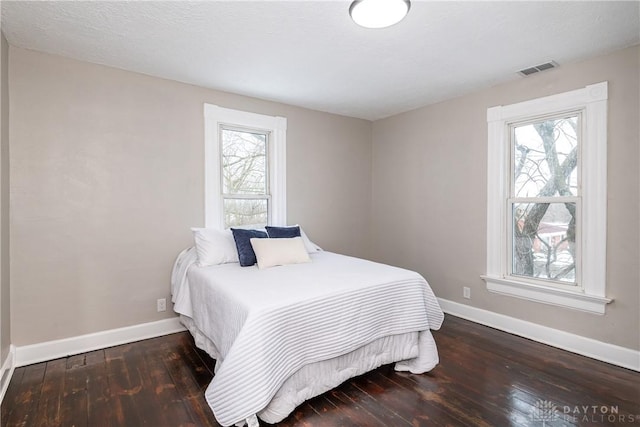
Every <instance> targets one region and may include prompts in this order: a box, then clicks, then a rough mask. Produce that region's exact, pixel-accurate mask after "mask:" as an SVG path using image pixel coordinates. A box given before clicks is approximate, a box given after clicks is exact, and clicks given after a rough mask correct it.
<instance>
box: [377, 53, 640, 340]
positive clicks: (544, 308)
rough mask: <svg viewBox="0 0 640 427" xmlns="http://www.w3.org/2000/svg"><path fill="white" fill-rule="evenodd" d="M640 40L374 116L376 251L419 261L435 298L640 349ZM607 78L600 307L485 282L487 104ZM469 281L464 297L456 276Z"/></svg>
mask: <svg viewBox="0 0 640 427" xmlns="http://www.w3.org/2000/svg"><path fill="white" fill-rule="evenodd" d="M639 57H640V47H638V46H636V47H633V48H629V49H625V50H622V51H619V52H615V53H612V54H610V55H606V56H602V57H598V58H595V59H592V60H589V61H586V62H582V63H579V64H569V65H561V66H560V67H559V68H558V69H556V70H551V71H547V72H544V73H541V74H538V75H534V76H531V77H528V78H518V79H517V80H514V81H512V82H510V83H507V84H503V85H500V86H496V87H493V88H490V89H487V90H483V91H481V92H477V93H474V94H470V95H467V96H463V97H460V98H456V99H453V100H449V101H446V102H442V103H439V104H436V105H432V106H429V107H425V108H422V109H419V110H415V111H411V112H408V113H404V114H400V115H397V116H394V117H391V118H387V119H384V120H380V121H376V122H374V124H373V217H372V230H373V232H372V240H373V247H374V257H375V258H376V259H378V260H381V261H384V262H388V263H391V264H397V265H401V266H404V267H408V268H412V269H415V270H417V271H419V272H421V273H422V274H423V275H424V276H425V277H426V278H427V280H428V281H429V283H430V284H431V286H432V287H433V289H434V291H435V293H436V295H438V296H439V297H441V298H445V299H448V300H452V301H456V302H459V303H463V304H469V305H472V306H474V307H478V308H482V309H486V310H490V311H493V312H496V313H502V314H505V315H508V316H513V317H516V318H520V319H525V320H528V321H531V322H535V323H538V324H541V325H546V326H550V327H553V328H557V329H561V330H565V331H568V332H572V333H575V334H578V335H582V336H586V337H591V338H594V339H596V340H600V341H604V342H608V343H612V344H616V345H620V346H623V347H627V348H632V349H640V332H639V329H640V318H639V315H638V312H639V310H640V293H639V292H640V291H639V287H640V274H639V267H638V265H639V262H638V261H639V260H640V250H639V236H640V230H639V227H638V225H639V199H638V196H639V184H638V182H639V172H638V170H639V168H638V159H639V152H638V145H639V144H640V143H639V133H640V131H639V127H638V115H639V114H640V112H639V107H638V103H639V96H638V95H639V93H640V92H639V90H640V89H639V84H638V79H639V75H640V66H639ZM605 80H607V81H609V128H608V138H609V140H608V201H609V204H608V227H607V233H608V236H607V251H608V253H607V294H608V296H609V297H612V298H614V299H615V301H614V302H613V303H612V304H610V305H608V306H607V314H606V315H605V316H598V315H593V314H587V313H583V312H578V311H574V310H569V309H564V308H557V307H553V306H549V305H544V304H539V303H534V302H529V301H525V300H521V299H516V298H512V297H507V296H501V295H497V294H493V293H489V292H488V291H487V290H486V286H485V284H484V282H483V281H482V280H481V279H480V275H481V274H483V273H484V272H485V262H486V219H487V218H486V207H487V204H486V197H487V185H486V181H487V169H486V168H487V166H486V162H487V121H486V111H487V108H488V107H492V106H496V105H506V104H511V103H514V102H519V101H524V100H528V99H533V98H537V97H541V96H546V95H551V94H555V93H559V92H564V91H567V90H572V89H578V88H581V87H584V86H586V85H588V84H592V83H597V82H601V81H605ZM463 286H468V287H470V288H471V295H472V299H471V300H465V299H463V298H462V287H463Z"/></svg>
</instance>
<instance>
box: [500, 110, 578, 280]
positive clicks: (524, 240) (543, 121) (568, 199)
mask: <svg viewBox="0 0 640 427" xmlns="http://www.w3.org/2000/svg"><path fill="white" fill-rule="evenodd" d="M581 125H582V120H581V112H580V111H577V112H570V113H564V114H559V115H555V116H551V117H545V118H537V119H530V120H524V121H520V122H518V123H511V124H508V125H507V126H508V129H509V137H510V141H509V147H510V156H509V158H510V170H511V174H510V175H511V180H510V186H509V197H508V199H507V201H506V202H507V207H506V212H507V213H508V215H507V228H508V230H507V235H508V246H509V250H508V251H507V252H506V255H507V263H506V265H507V266H508V270H507V275H510V276H517V278H518V279H519V280H521V279H525V280H530V281H534V282H535V281H544V284H545V285H560V286H564V285H572V286H580V281H579V278H580V250H579V248H580V240H579V237H580V235H581V233H580V222H579V213H580V205H581V199H580V183H579V177H580V173H579V172H580V171H579V164H580V162H579V153H580V135H581V132H580V128H581ZM576 239H577V243H578V244H576Z"/></svg>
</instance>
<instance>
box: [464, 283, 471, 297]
mask: <svg viewBox="0 0 640 427" xmlns="http://www.w3.org/2000/svg"><path fill="white" fill-rule="evenodd" d="M462 296H463V297H465V298H466V299H471V288H467V287H466V286H465V287H463V288H462Z"/></svg>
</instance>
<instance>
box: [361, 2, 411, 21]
mask: <svg viewBox="0 0 640 427" xmlns="http://www.w3.org/2000/svg"><path fill="white" fill-rule="evenodd" d="M410 7H411V1H410V0H355V1H354V2H353V3H351V7H349V15H351V19H353V21H354V22H355V23H356V24H358V25H360V26H362V27H365V28H385V27H389V26H391V25H393V24H397V23H398V22H400V21H402V18H404V17H405V16H407V13H408V12H409V8H410Z"/></svg>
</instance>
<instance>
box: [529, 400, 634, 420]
mask: <svg viewBox="0 0 640 427" xmlns="http://www.w3.org/2000/svg"><path fill="white" fill-rule="evenodd" d="M530 418H531V420H532V421H537V422H541V423H542V425H543V426H545V425H546V423H547V422H550V421H557V420H562V421H566V422H571V423H594V424H606V423H618V424H622V423H628V424H632V423H638V424H640V414H636V415H631V414H621V413H620V410H619V408H618V406H617V405H564V406H558V405H556V404H555V403H553V402H551V401H548V400H538V401H537V402H536V404H535V405H534V407H533V408H532V409H531V414H530Z"/></svg>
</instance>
